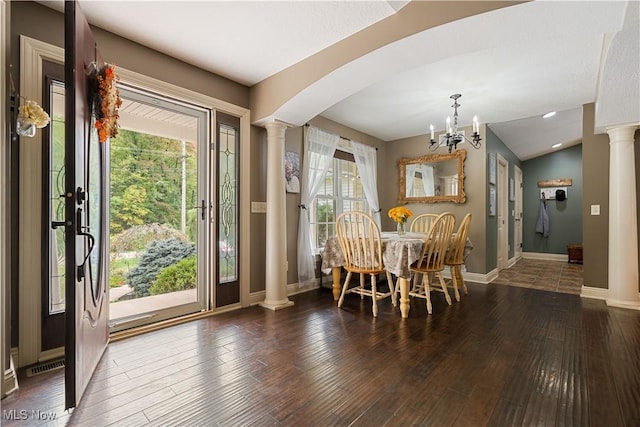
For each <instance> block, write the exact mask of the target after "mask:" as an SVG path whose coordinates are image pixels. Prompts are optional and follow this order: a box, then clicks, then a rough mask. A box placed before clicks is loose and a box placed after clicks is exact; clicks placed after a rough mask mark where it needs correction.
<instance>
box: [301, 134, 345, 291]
mask: <svg viewBox="0 0 640 427" xmlns="http://www.w3.org/2000/svg"><path fill="white" fill-rule="evenodd" d="M339 140H340V136H338V135H334V134H331V133H328V132H325V131H323V130H320V129H318V128H316V127H313V126H309V128H308V129H307V137H306V138H305V141H304V159H303V162H302V176H301V178H302V189H301V190H302V191H301V194H300V226H299V228H298V283H299V284H300V285H303V284H305V283H306V282H308V281H310V280H314V279H315V269H314V266H313V257H314V253H313V246H312V245H311V235H310V231H309V212H310V208H311V204H312V203H313V199H314V198H315V197H316V194H318V191H319V190H320V187H321V186H322V184H323V183H324V178H325V177H326V176H327V171H328V170H329V167H330V166H331V164H332V163H333V155H334V154H335V152H336V147H337V146H338V141H339Z"/></svg>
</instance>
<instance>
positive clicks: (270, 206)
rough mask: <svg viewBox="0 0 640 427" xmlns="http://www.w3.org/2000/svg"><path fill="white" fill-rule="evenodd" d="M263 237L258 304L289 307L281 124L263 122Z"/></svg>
mask: <svg viewBox="0 0 640 427" xmlns="http://www.w3.org/2000/svg"><path fill="white" fill-rule="evenodd" d="M266 128H267V236H266V271H265V282H266V297H265V300H264V301H263V302H261V303H260V305H261V306H262V307H265V308H268V309H270V310H279V309H281V308H285V307H289V306H291V305H293V301H289V299H288V298H287V218H286V213H287V212H286V198H285V196H286V194H285V177H284V135H285V131H286V129H287V126H286V125H285V124H283V123H278V122H271V123H267V125H266Z"/></svg>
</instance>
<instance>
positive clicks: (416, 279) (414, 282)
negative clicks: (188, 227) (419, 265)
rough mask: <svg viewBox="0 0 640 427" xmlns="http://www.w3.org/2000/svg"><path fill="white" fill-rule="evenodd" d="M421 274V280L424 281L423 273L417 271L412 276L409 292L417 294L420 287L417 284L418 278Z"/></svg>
mask: <svg viewBox="0 0 640 427" xmlns="http://www.w3.org/2000/svg"><path fill="white" fill-rule="evenodd" d="M420 274H422V280H424V273H418V272H417V271H416V272H415V273H414V274H413V286H412V287H411V292H418V289H420V285H419V284H418V283H419V282H418V277H420Z"/></svg>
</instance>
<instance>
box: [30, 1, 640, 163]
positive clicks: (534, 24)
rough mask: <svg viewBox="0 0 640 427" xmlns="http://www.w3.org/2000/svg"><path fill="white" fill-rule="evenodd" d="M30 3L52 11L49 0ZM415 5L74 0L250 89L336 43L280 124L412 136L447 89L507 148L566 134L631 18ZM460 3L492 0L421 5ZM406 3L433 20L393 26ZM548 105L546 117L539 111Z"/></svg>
mask: <svg viewBox="0 0 640 427" xmlns="http://www.w3.org/2000/svg"><path fill="white" fill-rule="evenodd" d="M42 3H43V4H46V5H48V6H50V7H54V8H57V9H59V10H62V2H42ZM421 3H424V4H416V3H415V2H406V1H375V0H374V1H331V2H330V1H269V0H267V1H122V2H111V1H88V0H81V1H80V6H81V8H82V9H83V11H84V12H85V14H86V16H87V18H88V20H89V22H90V23H91V24H93V25H96V26H98V27H101V28H103V29H105V30H108V31H111V32H113V33H116V34H119V35H121V36H123V37H125V38H128V39H131V40H133V41H136V42H138V43H140V44H143V45H146V46H148V47H150V48H153V49H156V50H158V51H161V52H163V53H166V54H168V55H171V56H174V57H176V58H178V59H181V60H183V61H186V62H188V63H191V64H194V65H196V66H198V67H201V68H203V69H206V70H209V71H211V72H214V73H217V74H220V75H222V76H225V77H228V78H229V79H231V80H234V81H237V82H239V83H241V84H244V85H247V86H249V87H252V91H253V89H254V88H260V87H261V85H265V82H269V81H274V80H277V79H278V77H279V76H284V75H285V73H287V72H288V73H292V72H295V71H296V69H297V68H296V67H299V69H300V70H304V67H302V66H301V65H300V64H304V63H305V61H309V60H310V59H312V58H314V57H318V56H319V55H322V54H324V55H333V56H332V58H334V59H335V58H336V57H339V56H340V55H344V58H342V59H341V61H342V62H339V61H338V62H337V63H336V65H335V66H334V65H332V66H330V67H328V68H327V69H326V72H325V71H323V72H322V73H321V74H322V76H321V77H320V78H317V79H315V81H313V82H310V83H309V84H305V87H304V88H301V90H297V89H295V90H293V93H291V94H288V95H287V96H286V97H285V98H284V99H283V100H282V103H281V105H280V106H276V107H275V108H273V111H272V112H270V116H271V117H272V118H275V119H278V120H283V121H285V122H288V123H291V124H294V125H299V124H302V123H304V121H306V120H309V119H311V118H313V117H315V116H316V115H322V116H324V117H326V118H329V119H331V120H334V121H336V122H339V123H342V124H344V125H346V126H349V127H351V128H354V129H356V130H359V131H361V132H364V133H367V134H369V135H372V136H374V137H377V138H379V139H381V140H384V141H393V140H397V139H401V138H405V137H410V136H415V135H421V134H426V133H427V131H428V128H429V124H430V123H433V124H434V125H435V127H436V129H443V127H444V120H445V118H446V117H447V116H449V115H451V114H452V108H451V104H452V101H451V100H450V99H449V96H450V95H452V94H454V93H461V94H462V95H463V97H462V98H461V99H460V104H461V105H462V107H461V108H460V110H459V114H460V123H461V125H463V126H466V125H469V124H470V123H471V119H472V117H473V116H474V115H477V116H478V118H479V119H480V121H481V122H483V123H487V124H488V125H489V127H490V128H491V129H492V130H493V131H494V132H495V133H496V134H497V135H498V137H500V138H501V139H502V140H503V141H504V142H505V144H506V145H507V146H508V147H509V148H510V149H511V150H512V151H513V152H514V154H516V156H518V157H519V158H520V159H521V160H526V159H529V158H532V157H536V156H539V155H541V154H545V153H548V152H550V151H551V150H552V149H551V145H552V144H555V143H564V147H566V146H569V145H572V144H575V143H579V142H580V139H581V135H582V112H581V110H582V105H583V104H585V103H589V102H596V101H598V97H599V95H600V94H599V91H600V90H601V88H602V84H603V83H602V81H601V79H602V78H603V75H606V72H605V61H606V60H607V55H608V53H609V50H610V46H611V44H612V42H614V43H615V40H616V35H617V34H619V33H620V32H622V31H623V30H625V31H626V32H630V33H632V34H633V32H634V31H635V32H638V28H639V24H638V21H640V18H639V17H638V16H637V15H638V8H637V4H635V3H637V2H634V1H631V2H629V1H622V0H621V1H615V0H614V1H532V2H523V3H519V4H518V3H515V2H514V3H515V4H511V3H508V2H500V1H498V2H488V1H487V2H485V1H480V2H421ZM473 7H479V8H480V9H482V8H483V7H484V8H486V9H493V10H489V11H487V12H483V13H478V14H472V15H471V16H467V17H464V18H461V19H455V20H453V21H452V22H442V23H437V18H436V17H434V16H430V14H429V11H430V10H433V11H434V13H435V11H438V10H439V11H442V10H444V11H446V12H447V13H450V14H451V15H452V16H455V14H456V13H457V10H463V9H464V8H467V9H470V8H473ZM429 8H432V9H429ZM418 10H419V11H420V13H424V19H425V22H426V21H428V20H430V19H431V20H435V21H434V22H436V23H437V25H431V26H425V27H428V28H425V29H424V30H421V31H416V32H414V33H412V34H409V35H404V34H403V35H400V36H399V35H398V34H399V33H402V29H403V28H404V27H403V26H404V25H405V22H406V23H408V22H409V21H410V20H411V19H413V20H415V19H419V18H421V17H416V13H414V11H418ZM438 13H441V12H438ZM411 15H413V16H411ZM391 25H392V26H391ZM407 25H408V24H407ZM390 28H391V29H393V30H392V31H390V30H389V29H390ZM376 29H380V31H377V32H376ZM395 30H397V31H395ZM365 34H366V35H367V37H368V38H367V39H366V42H362V43H360V46H362V45H363V43H364V44H366V43H369V42H371V43H373V44H372V46H377V47H375V48H372V49H370V50H368V51H366V49H364V50H365V52H357V50H358V46H357V44H356V46H355V47H354V48H353V49H352V52H353V50H354V49H355V51H356V52H357V53H356V54H353V53H351V55H352V56H349V55H350V54H349V53H348V52H347V51H345V46H346V45H347V44H348V42H349V41H355V40H358V39H357V37H358V36H360V37H363V35H365ZM385 37H386V40H385ZM376 38H380V40H377V39H376ZM631 38H632V41H631V43H630V45H629V47H628V49H630V51H627V52H626V53H625V55H623V57H628V58H629V60H630V61H633V57H634V56H635V57H640V46H635V45H634V43H633V35H632V36H631ZM374 39H375V40H374ZM361 40H363V39H361ZM639 44H640V43H639ZM339 59H340V58H339ZM623 62H624V60H623ZM633 66H634V64H633V63H632V64H631V65H629V64H623V65H622V67H620V68H622V71H621V74H620V76H618V77H619V78H621V79H623V80H624V79H627V78H628V79H630V80H629V84H630V85H633V84H634V83H635V82H636V81H637V78H638V77H637V75H635V76H634V75H630V76H627V75H626V74H625V70H624V68H626V69H627V71H626V73H629V69H631V73H632V74H633ZM301 72H302V71H301ZM636 74H637V69H636ZM634 79H635V80H634ZM632 94H633V90H632ZM636 101H637V99H636ZM628 102H633V101H627V104H628ZM627 104H625V103H624V102H623V103H622V105H621V107H620V108H621V110H622V109H623V108H627V109H628V108H629V107H625V105H627ZM633 108H634V107H633V105H631V109H633ZM552 110H553V111H558V114H557V115H556V116H555V117H553V118H552V119H548V120H543V119H542V118H541V116H542V114H544V113H546V112H548V111H552ZM632 113H633V114H635V112H632ZM612 114H613V115H614V116H615V114H616V113H615V112H613V113H612ZM260 118H261V117H256V119H260Z"/></svg>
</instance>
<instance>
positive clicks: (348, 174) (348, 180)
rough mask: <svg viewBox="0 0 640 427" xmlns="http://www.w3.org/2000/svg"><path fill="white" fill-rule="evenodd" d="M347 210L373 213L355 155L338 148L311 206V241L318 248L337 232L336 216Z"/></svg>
mask: <svg viewBox="0 0 640 427" xmlns="http://www.w3.org/2000/svg"><path fill="white" fill-rule="evenodd" d="M347 211H361V212H366V213H368V214H371V212H370V209H369V204H368V203H367V201H366V198H365V195H364V190H363V188H362V182H361V180H360V176H359V175H358V172H357V168H356V163H355V160H354V158H353V155H352V154H350V153H346V152H344V151H336V154H335V156H334V159H333V164H332V165H331V167H330V168H329V171H328V172H327V176H326V178H325V180H324V185H323V186H322V187H321V188H320V190H319V191H318V194H317V195H316V198H315V199H314V200H313V205H312V207H311V212H310V226H311V228H310V231H311V242H312V244H313V245H314V247H315V249H316V251H319V250H320V249H322V248H324V245H325V243H326V242H327V238H329V237H330V236H332V235H334V234H335V233H336V231H335V224H336V218H337V217H338V215H340V214H341V213H342V212H347Z"/></svg>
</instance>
